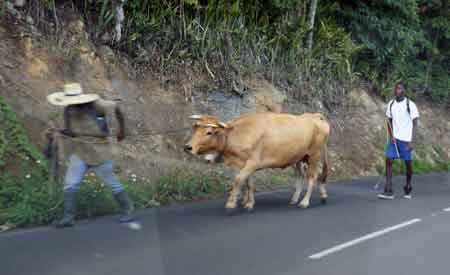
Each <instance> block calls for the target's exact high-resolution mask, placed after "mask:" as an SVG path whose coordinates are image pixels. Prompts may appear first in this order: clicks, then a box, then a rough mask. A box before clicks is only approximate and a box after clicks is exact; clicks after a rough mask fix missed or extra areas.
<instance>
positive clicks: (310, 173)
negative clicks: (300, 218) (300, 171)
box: [298, 154, 320, 208]
mask: <svg viewBox="0 0 450 275" xmlns="http://www.w3.org/2000/svg"><path fill="white" fill-rule="evenodd" d="M319 160H320V154H319V155H316V156H314V157H310V158H309V160H308V168H307V171H306V174H307V177H308V190H307V191H306V194H305V196H304V197H303V199H302V201H301V202H300V204H299V205H298V206H299V207H301V208H308V207H309V202H310V200H311V195H312V192H313V191H314V185H315V182H316V180H317V176H318V170H319V169H318V168H319V167H318V166H319Z"/></svg>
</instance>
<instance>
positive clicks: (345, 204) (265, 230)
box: [0, 174, 450, 275]
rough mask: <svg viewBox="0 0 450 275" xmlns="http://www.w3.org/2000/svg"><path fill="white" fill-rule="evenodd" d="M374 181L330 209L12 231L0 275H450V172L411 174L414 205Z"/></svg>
mask: <svg viewBox="0 0 450 275" xmlns="http://www.w3.org/2000/svg"><path fill="white" fill-rule="evenodd" d="M403 180H404V178H396V179H395V187H396V194H397V195H401V188H402V184H403ZM375 182H376V179H375V178H372V179H370V178H369V179H361V180H356V181H352V182H347V183H332V184H330V185H329V187H328V190H329V196H330V198H329V202H328V204H327V205H321V204H320V203H319V198H318V194H317V192H316V193H315V194H314V195H315V196H314V197H313V200H312V205H311V207H310V208H309V209H299V208H295V207H290V206H288V201H289V197H290V193H289V192H286V191H280V192H273V193H264V194H258V195H257V198H256V206H255V211H254V212H253V213H245V212H239V213H236V214H235V215H232V216H229V215H226V214H225V211H224V209H223V206H224V201H210V202H202V203H190V204H183V205H173V206H170V207H162V208H159V209H149V210H145V211H141V212H139V213H137V218H138V223H139V224H138V225H139V227H140V228H131V227H130V226H125V225H119V224H116V223H115V218H116V217H114V216H108V217H102V218H99V219H95V220H90V221H79V222H78V223H77V226H76V227H74V228H68V229H63V230H61V229H53V228H50V227H42V228H36V229H31V230H17V231H13V232H7V233H3V234H0V274H1V275H22V274H23V275H41V274H42V275H75V274H89V275H101V274H105V275H106V274H108V275H116V274H117V275H119V274H121V275H122V274H126V275H132V274H136V275H137V274H139V275H143V274H151V275H159V274H163V275H189V274H192V275H222V274H223V275H240V274H242V275H244V274H245V275H253V274H254V275H266V274H267V275H291V274H292V275H293V274H296V275H298V274H306V275H314V274H317V275H327V274H333V275H341V274H342V275H353V274H355V275H364V274H374V275H375V274H376V275H383V274H389V275H390V274H395V275H403V274H405V275H415V274H420V275H423V274H426V275H434V274H449V273H450V253H449V248H450V174H435V175H427V176H417V177H415V178H414V187H415V189H414V197H413V199H412V200H406V199H403V198H402V197H401V196H398V198H396V199H395V200H393V201H384V200H379V199H377V197H376V192H375V191H374V190H373V188H372V187H373V185H374V183H375Z"/></svg>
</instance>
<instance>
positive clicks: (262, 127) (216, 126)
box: [185, 113, 330, 210]
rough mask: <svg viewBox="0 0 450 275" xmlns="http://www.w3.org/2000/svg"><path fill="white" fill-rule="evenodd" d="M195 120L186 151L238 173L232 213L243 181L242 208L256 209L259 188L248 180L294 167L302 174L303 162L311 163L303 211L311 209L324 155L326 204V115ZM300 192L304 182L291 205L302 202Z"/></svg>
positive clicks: (322, 193)
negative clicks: (261, 173)
mask: <svg viewBox="0 0 450 275" xmlns="http://www.w3.org/2000/svg"><path fill="white" fill-rule="evenodd" d="M191 118H192V119H194V120H195V121H196V123H195V124H194V132H193V135H192V137H191V139H190V141H189V142H188V143H187V144H186V145H185V150H186V151H188V152H190V153H191V154H193V155H206V156H207V159H209V160H210V161H211V160H214V159H223V160H224V161H225V163H226V164H227V165H229V166H231V167H233V168H235V169H238V170H239V173H238V174H237V175H236V177H235V179H234V182H233V185H232V190H231V192H230V195H229V198H228V201H227V203H226V208H227V209H234V208H236V206H237V199H238V196H239V194H240V192H241V185H242V184H243V183H247V185H248V192H247V193H246V194H245V195H244V199H243V205H244V207H245V208H247V209H250V210H251V209H253V207H254V204H255V199H254V191H255V184H254V183H253V181H252V180H251V179H249V178H250V176H251V175H252V174H253V173H254V172H255V171H258V170H261V169H266V168H286V167H289V166H292V165H295V167H296V170H297V171H298V172H300V170H301V168H302V162H305V163H307V169H306V177H307V180H308V189H307V192H306V194H305V196H304V198H303V199H302V201H301V202H300V203H299V207H302V208H307V207H308V206H309V202H310V198H311V193H312V191H313V188H314V184H315V181H316V180H317V177H318V174H319V165H320V160H321V159H322V157H323V160H324V162H323V169H322V175H321V178H320V181H321V185H320V197H321V201H322V202H326V199H327V192H326V189H325V183H326V179H327V175H328V168H329V163H328V152H327V146H328V137H329V134H330V126H329V124H328V122H327V120H326V118H325V117H324V116H323V115H322V114H319V113H306V114H302V115H290V114H277V113H254V114H246V115H242V116H240V117H238V118H236V119H234V120H232V121H230V122H228V123H223V122H221V121H219V119H218V118H217V117H215V116H210V115H195V116H191ZM298 174H299V173H298ZM301 189H302V184H301V179H300V178H299V179H297V183H296V190H295V193H294V194H293V196H292V198H291V204H296V203H297V202H298V200H299V197H300V193H301V191H302V190H301Z"/></svg>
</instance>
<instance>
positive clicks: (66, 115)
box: [60, 107, 76, 137]
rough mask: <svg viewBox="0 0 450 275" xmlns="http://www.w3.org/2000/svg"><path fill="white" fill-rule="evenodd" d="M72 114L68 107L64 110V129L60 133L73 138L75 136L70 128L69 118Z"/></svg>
mask: <svg viewBox="0 0 450 275" xmlns="http://www.w3.org/2000/svg"><path fill="white" fill-rule="evenodd" d="M71 114H72V111H71V110H70V107H66V108H64V129H63V130H61V131H60V132H61V133H62V134H63V135H65V136H69V137H75V136H76V134H75V133H74V132H73V131H72V128H71V122H70V116H71Z"/></svg>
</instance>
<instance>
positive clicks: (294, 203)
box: [289, 200, 298, 206]
mask: <svg viewBox="0 0 450 275" xmlns="http://www.w3.org/2000/svg"><path fill="white" fill-rule="evenodd" d="M297 203H298V201H293V200H291V201H289V205H292V206H294V205H296V204H297Z"/></svg>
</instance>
